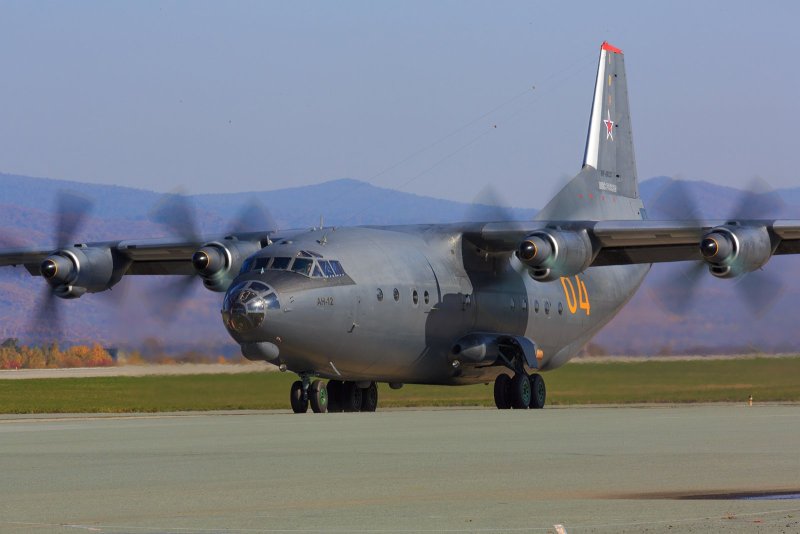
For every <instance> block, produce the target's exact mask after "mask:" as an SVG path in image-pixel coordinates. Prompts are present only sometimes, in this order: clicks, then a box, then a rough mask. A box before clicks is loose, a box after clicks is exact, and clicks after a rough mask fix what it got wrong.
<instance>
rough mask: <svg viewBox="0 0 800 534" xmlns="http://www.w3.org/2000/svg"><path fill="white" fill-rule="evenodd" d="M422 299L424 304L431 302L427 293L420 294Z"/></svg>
mask: <svg viewBox="0 0 800 534" xmlns="http://www.w3.org/2000/svg"><path fill="white" fill-rule="evenodd" d="M422 298H423V299H425V304H428V303H429V302H430V301H431V295H430V293H428V292H427V291H425V293H423V294H422Z"/></svg>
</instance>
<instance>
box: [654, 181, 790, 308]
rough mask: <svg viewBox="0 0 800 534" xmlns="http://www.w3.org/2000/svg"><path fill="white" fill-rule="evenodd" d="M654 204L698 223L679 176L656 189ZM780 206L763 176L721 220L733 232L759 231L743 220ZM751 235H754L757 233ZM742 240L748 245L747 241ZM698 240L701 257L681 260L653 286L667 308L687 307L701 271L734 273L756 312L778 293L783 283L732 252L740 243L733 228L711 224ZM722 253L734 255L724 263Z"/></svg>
mask: <svg viewBox="0 0 800 534" xmlns="http://www.w3.org/2000/svg"><path fill="white" fill-rule="evenodd" d="M653 205H654V207H655V208H656V210H654V211H658V212H661V213H662V214H663V215H665V216H666V218H667V219H671V220H681V221H687V222H689V223H692V224H695V225H697V226H701V225H702V224H703V223H702V218H701V217H700V211H699V209H698V206H697V202H695V200H694V198H693V196H692V195H690V194H689V191H688V185H687V183H686V182H684V181H679V180H672V181H671V183H670V184H668V185H667V186H665V187H664V189H662V190H661V192H660V193H659V194H658V196H657V198H656V200H655V201H654V202H653ZM783 206H784V204H783V202H782V200H781V199H780V196H779V195H778V194H777V193H776V192H775V191H774V190H771V189H770V188H769V186H768V185H767V184H766V182H764V181H763V180H761V179H754V180H753V181H752V182H751V184H750V186H749V187H748V189H747V190H745V191H742V192H741V193H740V194H739V198H738V199H737V201H736V203H735V207H734V209H733V212H732V216H731V217H729V218H727V219H726V220H727V221H729V222H730V223H731V227H732V228H733V229H734V232H736V231H738V230H737V229H738V227H741V232H742V233H750V234H758V232H759V230H760V228H759V227H757V226H752V227H748V225H747V221H749V220H756V219H769V218H772V219H774V218H777V216H778V213H779V212H780V211H781V209H782V208H783ZM723 217H724V216H723ZM755 237H756V241H757V240H758V237H759V236H758V235H756V236H755ZM762 241H763V239H762ZM743 244H744V245H745V246H749V245H750V244H751V243H743ZM699 245H700V246H699V249H700V250H699V252H700V256H701V258H702V260H701V261H697V262H692V263H689V264H688V265H687V266H681V267H680V268H678V273H679V274H678V275H677V276H672V277H669V278H666V279H665V280H663V281H662V282H660V283H659V284H658V285H657V286H656V287H655V288H654V293H655V297H656V300H658V302H659V303H660V304H661V305H662V306H663V307H664V308H666V309H667V310H668V311H670V312H673V313H677V314H683V313H685V312H686V311H688V310H689V309H690V308H691V307H692V305H693V304H694V303H695V302H696V298H697V293H696V291H697V287H698V284H699V283H700V281H701V279H702V277H703V275H704V273H705V272H706V271H710V272H711V274H713V275H715V276H717V277H720V278H733V279H735V280H736V282H735V287H736V289H737V291H738V293H739V295H740V297H741V298H742V299H743V300H744V302H745V303H746V305H747V308H748V309H749V310H751V311H752V312H753V313H754V314H755V315H756V316H761V315H763V313H764V312H766V311H767V310H768V309H769V307H770V306H771V305H772V304H773V303H774V302H775V300H776V299H777V298H778V297H779V296H780V292H781V288H782V286H783V284H782V282H781V280H780V279H779V278H778V277H777V276H775V274H773V273H770V272H766V271H763V270H760V268H757V269H756V270H751V269H749V268H748V265H746V264H745V263H744V262H745V259H744V255H741V256H742V257H737V256H736V254H735V253H736V250H734V248H735V247H737V246H742V243H741V240H739V239H737V236H735V235H733V233H732V232H726V231H725V229H724V228H715V229H710V231H708V232H706V234H705V235H704V237H703V239H702V240H701V242H700V244H699ZM767 245H768V243H767ZM770 253H771V251H770ZM725 257H733V260H732V261H730V262H725V263H724V264H723V263H721V262H719V263H718V262H717V259H718V258H725ZM676 278H677V283H676Z"/></svg>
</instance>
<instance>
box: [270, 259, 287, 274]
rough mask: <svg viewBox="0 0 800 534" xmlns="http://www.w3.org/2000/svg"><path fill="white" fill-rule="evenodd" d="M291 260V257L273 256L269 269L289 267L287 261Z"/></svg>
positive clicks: (283, 269) (280, 269)
mask: <svg viewBox="0 0 800 534" xmlns="http://www.w3.org/2000/svg"><path fill="white" fill-rule="evenodd" d="M291 261H292V258H275V260H274V261H273V262H272V265H271V266H270V269H276V270H278V271H285V270H286V269H288V268H289V262H291Z"/></svg>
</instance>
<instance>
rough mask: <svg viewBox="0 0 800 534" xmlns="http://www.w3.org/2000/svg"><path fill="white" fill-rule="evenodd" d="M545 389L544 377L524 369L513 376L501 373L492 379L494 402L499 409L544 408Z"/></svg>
mask: <svg viewBox="0 0 800 534" xmlns="http://www.w3.org/2000/svg"><path fill="white" fill-rule="evenodd" d="M546 395H547V391H546V388H545V385H544V379H543V378H542V377H541V376H540V375H538V374H533V375H530V376H528V374H527V373H525V372H524V371H517V372H516V373H515V374H514V378H511V377H509V376H508V375H507V374H505V373H502V374H500V375H498V376H497V378H496V379H495V381H494V404H495V406H497V408H498V409H500V410H507V409H509V408H515V409H526V408H534V409H541V408H544V404H545V400H546Z"/></svg>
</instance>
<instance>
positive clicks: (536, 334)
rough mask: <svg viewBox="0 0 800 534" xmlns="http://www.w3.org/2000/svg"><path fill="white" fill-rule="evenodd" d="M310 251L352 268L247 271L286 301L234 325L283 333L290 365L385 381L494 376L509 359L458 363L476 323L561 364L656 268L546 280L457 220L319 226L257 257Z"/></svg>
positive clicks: (269, 336)
mask: <svg viewBox="0 0 800 534" xmlns="http://www.w3.org/2000/svg"><path fill="white" fill-rule="evenodd" d="M300 251H310V252H314V253H317V254H319V255H321V256H323V257H324V258H326V259H336V260H339V261H340V262H341V264H342V266H343V267H344V270H345V271H346V273H347V275H346V276H345V277H339V278H331V279H326V278H322V279H316V278H311V277H308V276H306V275H304V274H300V273H295V272H291V271H288V272H287V271H274V270H254V271H250V272H245V273H242V274H241V275H240V276H239V277H238V278H237V280H236V281H235V282H234V283H233V284H232V286H231V287H235V286H236V285H237V284H238V282H240V281H243V280H260V281H262V282H264V283H266V284H268V285H269V286H270V287H271V288H272V289H273V290H274V291H275V292H276V293H277V295H278V300H279V302H280V308H279V309H270V310H268V311H267V313H266V317H265V318H264V321H263V322H262V324H261V325H260V326H259V327H258V328H256V329H254V330H252V331H248V332H245V333H237V332H235V331H233V330H231V329H229V332H230V333H231V335H232V336H233V337H234V339H236V340H237V341H238V342H240V343H241V342H260V341H266V342H271V343H274V344H275V345H276V346H277V347H278V349H279V352H280V354H279V357H278V358H277V359H276V360H274V363H277V364H285V365H286V367H287V368H288V369H289V370H291V371H294V372H297V373H313V374H316V375H318V376H320V377H325V378H336V379H343V380H373V381H378V382H402V383H426V384H468V383H477V382H486V381H489V380H491V379H493V378H494V377H495V376H496V375H497V374H498V373H499V372H501V371H502V370H503V369H504V367H502V366H468V365H462V366H460V367H459V368H454V367H453V365H452V364H451V360H450V358H449V356H450V355H451V351H452V347H453V345H454V343H456V341H457V340H458V339H460V338H461V337H462V336H464V335H466V334H469V333H471V332H498V333H503V334H512V335H520V336H526V337H528V338H530V339H531V340H533V341H534V342H535V343H536V345H537V347H538V348H539V349H541V350H542V354H541V358H540V360H539V364H538V368H539V369H540V370H548V369H553V368H556V367H559V366H560V365H563V364H564V363H566V362H567V361H568V360H569V359H570V358H571V357H572V356H574V355H575V354H576V353H577V352H578V351H579V350H580V348H581V347H582V346H583V345H584V344H585V343H586V342H587V341H588V340H589V339H590V338H591V337H592V335H594V334H595V333H596V332H597V331H598V330H599V329H600V328H601V327H602V326H603V325H605V324H606V323H607V322H608V321H609V320H611V318H613V317H614V315H615V314H616V313H617V312H618V311H619V310H620V308H621V307H622V306H623V305H624V304H625V303H626V302H627V301H628V300H629V298H630V297H631V296H632V295H633V293H634V292H635V290H636V289H637V288H638V287H639V285H640V284H641V282H642V280H643V278H644V276H645V275H646V273H647V271H648V269H649V266H647V265H626V266H614V267H596V268H590V269H588V270H586V271H585V272H584V273H582V274H581V275H579V277H578V279H576V278H575V277H572V278H570V279H568V280H566V281H562V280H555V281H552V282H538V281H535V280H533V279H532V278H531V276H529V274H528V269H527V268H526V267H525V266H524V265H523V264H521V263H520V262H519V261H518V260H517V258H516V257H515V256H514V254H513V253H500V254H489V253H486V252H484V251H482V250H480V249H478V248H477V247H475V246H474V245H472V243H470V242H469V241H468V240H467V239H465V238H464V237H463V233H462V231H461V230H460V228H459V227H458V226H455V225H451V226H441V225H433V226H402V227H383V228H364V227H357V228H342V229H336V230H334V229H323V230H314V231H309V232H308V233H305V234H300V235H296V236H294V237H293V238H292V239H291V240H290V241H286V242H278V243H275V244H273V245H271V246H269V247H266V248H265V249H264V250H263V251H261V252H260V253H258V254H257V255H256V258H258V257H270V256H272V257H295V256H296V255H297V254H298V253H299V252H300ZM581 282H582V283H583V285H584V286H585V293H584V298H583V299H581V298H580V293H581V291H582V288H581V287H580V285H581ZM573 289H574V290H573ZM395 290H396V293H395ZM379 293H380V294H381V295H382V298H380V299H379V296H378V295H379ZM395 294H396V295H397V298H395ZM415 295H416V297H415ZM581 303H583V306H581Z"/></svg>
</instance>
